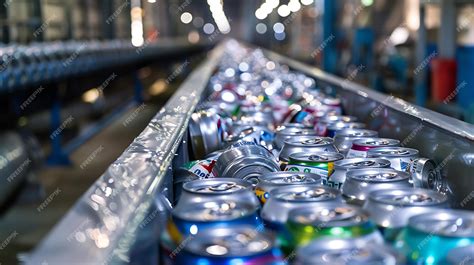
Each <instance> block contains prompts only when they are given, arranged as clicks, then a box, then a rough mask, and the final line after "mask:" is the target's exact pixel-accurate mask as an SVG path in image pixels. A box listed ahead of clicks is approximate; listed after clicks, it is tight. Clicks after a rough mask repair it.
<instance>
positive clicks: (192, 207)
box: [172, 200, 256, 222]
mask: <svg viewBox="0 0 474 265" xmlns="http://www.w3.org/2000/svg"><path fill="white" fill-rule="evenodd" d="M255 213H256V208H255V206H254V205H251V204H247V203H242V202H235V201H228V200H225V201H224V200H217V201H210V202H202V203H193V204H188V205H186V206H185V207H182V208H179V209H178V210H175V211H173V212H172V215H173V218H179V219H183V220H186V221H197V222H213V221H229V220H236V219H240V218H243V217H246V216H249V215H252V214H255Z"/></svg>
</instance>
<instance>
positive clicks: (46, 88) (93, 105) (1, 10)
mask: <svg viewBox="0 0 474 265" xmlns="http://www.w3.org/2000/svg"><path fill="white" fill-rule="evenodd" d="M0 24H1V29H0V40H1V42H2V43H1V44H0V93H1V97H0V108H1V112H0V133H1V137H0V182H1V183H0V209H1V212H0V246H1V249H0V264H14V263H15V262H17V260H18V258H20V259H21V255H22V253H23V252H27V251H29V250H31V249H32V248H33V247H34V246H35V245H36V244H37V243H38V242H39V241H40V240H41V238H42V237H44V235H45V234H46V233H47V232H48V231H49V230H50V229H51V228H52V227H53V225H54V224H55V223H56V222H57V221H58V220H59V219H60V218H61V217H62V216H63V215H64V213H65V212H66V211H67V210H68V209H69V208H70V207H71V206H72V205H73V203H74V202H75V201H76V200H77V198H79V196H80V195H81V194H82V193H84V191H85V190H86V189H87V188H88V187H89V186H90V185H91V183H92V182H93V181H94V180H95V179H96V178H97V177H98V176H99V175H100V174H101V173H102V172H103V171H104V170H105V169H106V168H107V166H108V165H109V164H110V163H111V162H112V161H114V160H115V158H116V157H117V156H118V155H119V154H120V153H121V152H122V151H123V150H124V149H125V148H126V147H127V146H128V145H129V143H130V142H131V141H132V140H133V138H134V137H136V136H137V135H138V133H139V132H140V131H141V130H142V129H143V128H144V127H145V126H146V124H148V122H149V120H150V119H151V118H152V117H153V115H154V114H155V113H156V112H157V111H158V110H159V108H160V107H161V106H162V105H163V104H164V102H166V100H167V99H168V98H169V97H170V96H171V95H172V94H173V92H174V91H175V89H176V87H177V86H178V85H179V84H180V82H181V81H182V80H183V78H184V77H186V76H187V74H188V73H189V72H190V71H191V70H192V69H193V67H194V66H195V65H196V64H198V63H199V62H200V61H201V60H202V59H203V58H204V57H205V56H206V54H205V52H206V51H208V50H209V49H210V48H212V47H213V45H215V44H216V43H218V42H219V41H220V40H223V39H226V38H236V39H239V40H242V41H245V42H247V43H249V44H254V45H257V46H261V47H264V48H267V49H270V50H273V51H276V52H279V53H281V54H285V55H287V56H289V57H292V58H296V59H297V60H299V61H303V62H305V63H308V64H312V65H315V66H318V67H320V68H321V69H323V70H324V71H326V72H329V73H333V74H336V75H339V76H342V77H344V78H346V79H347V80H348V81H354V82H358V83H362V84H364V85H366V86H368V87H370V88H373V89H375V90H378V91H381V92H384V93H387V94H391V95H394V96H396V97H401V98H404V99H406V100H408V101H410V102H414V103H416V104H417V105H420V106H425V107H427V108H430V109H433V110H435V111H437V112H441V113H443V114H446V115H449V116H453V117H455V118H458V119H461V120H464V121H466V122H469V123H474V75H473V74H472V69H474V1H468V0H438V1H435V0H432V1H428V0H404V1H389V0H207V1H206V0H148V1H146V0H101V1H94V0H61V1H60V0H5V1H3V3H2V4H1V5H0ZM389 99H390V98H389ZM54 197H60V198H61V199H59V200H54V201H52V198H54ZM48 199H49V200H48ZM50 202H51V205H48V204H49V203H50ZM45 203H46V204H45ZM46 206H48V207H47V208H46ZM43 211H44V212H46V211H47V212H48V214H42V213H43Z"/></svg>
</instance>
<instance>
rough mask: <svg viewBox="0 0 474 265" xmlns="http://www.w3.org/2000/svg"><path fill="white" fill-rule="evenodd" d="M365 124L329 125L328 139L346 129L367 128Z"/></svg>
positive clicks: (342, 123) (339, 123)
mask: <svg viewBox="0 0 474 265" xmlns="http://www.w3.org/2000/svg"><path fill="white" fill-rule="evenodd" d="M365 127H366V126H365V123H361V122H343V121H339V122H336V123H332V124H329V125H328V127H327V137H334V136H335V135H336V133H337V132H339V131H341V130H344V129H363V128H365Z"/></svg>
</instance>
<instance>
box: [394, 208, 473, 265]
mask: <svg viewBox="0 0 474 265" xmlns="http://www.w3.org/2000/svg"><path fill="white" fill-rule="evenodd" d="M470 244H474V213H473V212H471V211H462V210H451V209H439V210H438V211H436V212H434V213H433V212H430V213H425V214H420V215H415V216H413V217H411V218H410V219H409V220H408V226H407V227H406V228H405V229H403V231H402V232H401V233H400V235H399V236H398V238H397V240H396V243H395V246H397V248H400V249H401V250H402V252H403V254H404V255H405V256H406V257H407V262H408V264H439V265H441V264H446V263H445V262H446V261H445V260H446V257H447V255H448V252H449V251H450V250H452V249H454V248H457V247H463V246H467V245H470Z"/></svg>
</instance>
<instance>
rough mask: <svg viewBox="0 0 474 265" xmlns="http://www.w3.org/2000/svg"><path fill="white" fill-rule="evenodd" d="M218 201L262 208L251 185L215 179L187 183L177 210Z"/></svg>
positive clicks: (237, 180)
mask: <svg viewBox="0 0 474 265" xmlns="http://www.w3.org/2000/svg"><path fill="white" fill-rule="evenodd" d="M216 200H229V201H236V202H243V203H251V204H252V205H253V206H254V207H255V208H259V207H260V202H259V200H258V199H257V197H256V196H255V194H254V193H253V186H252V184H251V183H249V182H247V181H245V180H242V179H235V178H214V179H202V180H195V181H190V182H187V183H185V184H184V185H183V191H182V193H181V197H180V198H179V201H178V204H177V205H176V206H175V209H180V208H181V207H184V206H187V205H193V204H195V203H200V202H212V201H216Z"/></svg>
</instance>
